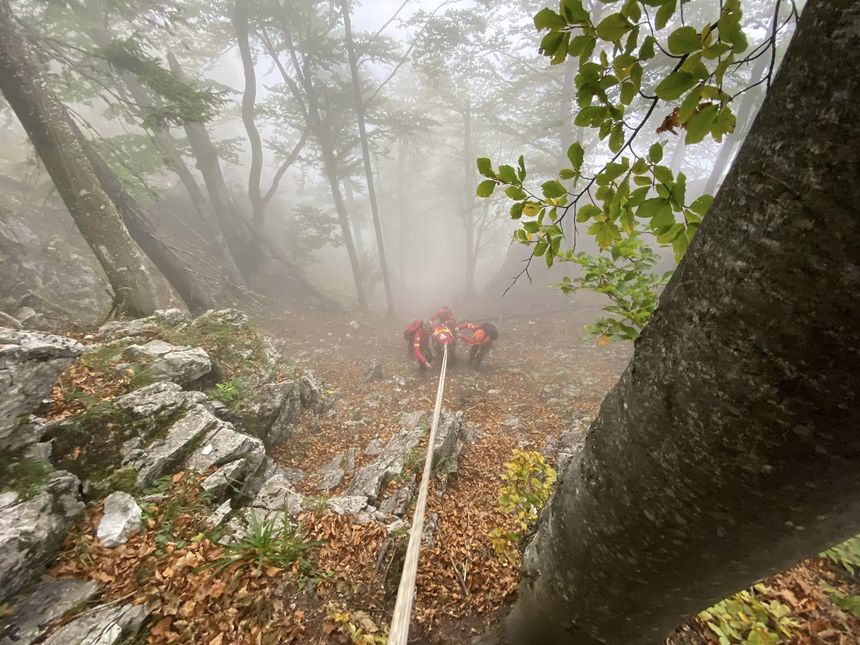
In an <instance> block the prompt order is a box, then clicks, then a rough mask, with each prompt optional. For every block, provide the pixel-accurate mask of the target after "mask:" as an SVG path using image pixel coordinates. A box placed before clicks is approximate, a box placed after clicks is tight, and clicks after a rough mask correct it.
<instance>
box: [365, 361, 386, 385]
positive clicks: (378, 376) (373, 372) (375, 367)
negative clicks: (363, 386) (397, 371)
mask: <svg viewBox="0 0 860 645" xmlns="http://www.w3.org/2000/svg"><path fill="white" fill-rule="evenodd" d="M383 378H384V375H383V373H382V363H380V362H379V359H378V358H375V359H373V361H372V362H371V363H370V367H368V368H367V371H366V372H365V373H364V382H365V383H371V382H373V381H380V380H382V379H383Z"/></svg>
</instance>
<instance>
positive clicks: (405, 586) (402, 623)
mask: <svg viewBox="0 0 860 645" xmlns="http://www.w3.org/2000/svg"><path fill="white" fill-rule="evenodd" d="M447 367H448V346H447V345H446V346H445V349H444V353H443V354H442V371H441V372H440V373H439V387H438V389H437V390H436V407H435V408H434V409H433V423H432V425H431V426H430V437H429V438H428V439H427V455H426V456H425V457H424V472H423V473H422V474H421V486H420V488H419V489H418V501H417V502H416V504H415V514H414V515H413V516H412V528H411V529H410V530H409V546H408V547H406V559H405V560H404V562H403V573H402V574H401V575H400V586H399V587H398V588H397V602H396V603H395V604H394V615H393V616H392V618H391V628H390V629H389V630H388V645H406V641H407V639H408V638H409V622H410V619H411V616H412V603H413V601H414V600H415V577H416V575H417V573H418V552H419V551H420V550H421V537H422V534H423V533H424V509H425V507H426V506H427V489H428V488H429V485H430V471H431V470H432V468H433V444H434V443H435V442H436V426H438V425H439V414H440V413H441V411H442V394H443V393H444V392H445V370H446V368H447Z"/></svg>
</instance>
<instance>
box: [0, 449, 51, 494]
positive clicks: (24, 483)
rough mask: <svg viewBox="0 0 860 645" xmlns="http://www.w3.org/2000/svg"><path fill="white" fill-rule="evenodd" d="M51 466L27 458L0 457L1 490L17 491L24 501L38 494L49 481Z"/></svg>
mask: <svg viewBox="0 0 860 645" xmlns="http://www.w3.org/2000/svg"><path fill="white" fill-rule="evenodd" d="M50 473H51V466H50V464H48V463H46V462H44V461H36V460H35V459H27V458H25V457H11V456H2V457H0V490H2V491H4V492H5V491H10V490H11V491H15V492H16V493H18V495H20V496H21V498H22V499H30V498H31V497H33V496H34V495H36V494H38V493H39V491H41V490H42V488H44V487H45V484H46V483H47V481H48V476H49V474H50Z"/></svg>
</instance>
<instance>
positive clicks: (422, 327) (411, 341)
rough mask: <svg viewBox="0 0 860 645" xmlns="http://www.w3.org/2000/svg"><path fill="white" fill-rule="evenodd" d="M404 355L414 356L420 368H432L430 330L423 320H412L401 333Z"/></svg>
mask: <svg viewBox="0 0 860 645" xmlns="http://www.w3.org/2000/svg"><path fill="white" fill-rule="evenodd" d="M403 338H404V339H405V340H406V353H407V355H409V356H414V357H415V358H416V359H417V361H418V364H419V365H421V366H422V367H432V365H431V363H430V361H432V360H433V353H432V352H431V351H430V330H429V326H428V325H427V324H426V323H425V322H424V321H423V320H413V321H412V322H411V323H410V325H409V326H408V327H407V328H406V329H405V330H404V331H403Z"/></svg>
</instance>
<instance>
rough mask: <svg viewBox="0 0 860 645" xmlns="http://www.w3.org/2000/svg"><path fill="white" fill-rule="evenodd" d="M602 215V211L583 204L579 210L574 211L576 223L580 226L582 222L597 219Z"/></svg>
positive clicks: (593, 206) (591, 205) (592, 205)
mask: <svg viewBox="0 0 860 645" xmlns="http://www.w3.org/2000/svg"><path fill="white" fill-rule="evenodd" d="M602 214H603V211H602V210H600V209H599V208H598V207H597V206H595V205H594V204H585V205H583V206H580V207H579V210H577V211H576V221H577V222H579V223H580V224H582V223H583V222H587V221H588V220H590V219H593V218H595V217H599V216H600V215H602Z"/></svg>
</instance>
